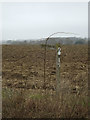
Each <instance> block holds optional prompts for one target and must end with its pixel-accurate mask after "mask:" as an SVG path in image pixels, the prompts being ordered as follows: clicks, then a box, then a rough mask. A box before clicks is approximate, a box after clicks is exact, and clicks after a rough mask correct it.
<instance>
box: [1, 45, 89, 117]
mask: <svg viewBox="0 0 90 120" xmlns="http://www.w3.org/2000/svg"><path fill="white" fill-rule="evenodd" d="M61 49H62V53H61V69H60V95H59V98H57V97H56V50H54V49H47V55H46V87H45V88H44V48H41V47H40V46H35V45H32V46H31V45H3V46H2V53H3V56H2V60H3V62H2V80H3V81H2V94H3V117H6V118H7V117H11V118H13V117H14V118H15V117H16V118H19V117H20V118H23V117H24V118H34V117H35V118H70V117H72V118H74V117H76V118H86V117H87V116H88V110H87V96H88V46H87V45H63V46H61ZM21 113H22V114H21Z"/></svg>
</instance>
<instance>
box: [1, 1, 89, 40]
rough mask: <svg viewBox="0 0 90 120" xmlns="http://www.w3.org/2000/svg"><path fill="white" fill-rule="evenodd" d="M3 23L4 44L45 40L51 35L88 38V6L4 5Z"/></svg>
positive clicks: (47, 4) (54, 4)
mask: <svg viewBox="0 0 90 120" xmlns="http://www.w3.org/2000/svg"><path fill="white" fill-rule="evenodd" d="M2 21H3V22H2V39H3V40H7V39H14V40H15V39H37V38H44V37H48V36H49V35H50V34H52V33H54V32H73V33H78V34H80V36H81V37H88V3H85V2H84V3H83V2H81V3H78V2H77V3H55V2H54V3H48V2H47V3H41V2H40V3H39V2H38V3H3V4H2ZM59 36H60V35H59ZM63 36H64V35H63Z"/></svg>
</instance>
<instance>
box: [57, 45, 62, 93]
mask: <svg viewBox="0 0 90 120" xmlns="http://www.w3.org/2000/svg"><path fill="white" fill-rule="evenodd" d="M56 52H57V53H56V80H57V85H56V92H57V94H59V92H60V55H61V48H60V47H58V49H57V51H56Z"/></svg>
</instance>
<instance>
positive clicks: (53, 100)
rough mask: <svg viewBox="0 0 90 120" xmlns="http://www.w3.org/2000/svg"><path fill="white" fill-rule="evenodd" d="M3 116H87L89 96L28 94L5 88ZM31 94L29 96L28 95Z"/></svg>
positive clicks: (3, 91) (3, 92)
mask: <svg viewBox="0 0 90 120" xmlns="http://www.w3.org/2000/svg"><path fill="white" fill-rule="evenodd" d="M2 95H3V108H2V113H3V118H87V116H88V106H87V98H86V97H84V96H80V95H73V94H63V95H60V97H58V98H57V97H56V96H50V95H49V94H43V95H42V94H41V93H37V94H35V95H33V96H32V95H31V96H30V94H28V93H27V92H26V91H22V93H21V91H20V90H19V91H18V90H14V89H10V88H5V89H4V88H3V90H2ZM28 96H29V97H28Z"/></svg>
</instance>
